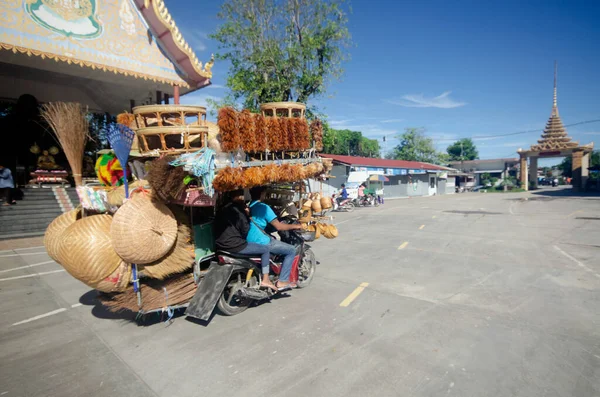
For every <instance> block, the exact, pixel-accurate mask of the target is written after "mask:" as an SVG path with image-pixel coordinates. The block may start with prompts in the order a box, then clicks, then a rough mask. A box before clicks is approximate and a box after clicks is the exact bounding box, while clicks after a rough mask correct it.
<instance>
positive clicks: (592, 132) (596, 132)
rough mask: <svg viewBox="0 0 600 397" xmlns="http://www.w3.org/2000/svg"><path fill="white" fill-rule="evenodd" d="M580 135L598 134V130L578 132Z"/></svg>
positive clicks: (599, 133) (599, 132)
mask: <svg viewBox="0 0 600 397" xmlns="http://www.w3.org/2000/svg"><path fill="white" fill-rule="evenodd" d="M580 134H581V135H600V131H591V132H580Z"/></svg>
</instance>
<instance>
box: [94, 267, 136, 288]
mask: <svg viewBox="0 0 600 397" xmlns="http://www.w3.org/2000/svg"><path fill="white" fill-rule="evenodd" d="M130 281H131V265H130V264H129V263H125V262H123V261H121V264H120V265H119V266H118V267H117V268H116V270H115V271H114V272H112V273H111V274H110V276H108V277H106V278H105V279H104V280H102V281H100V282H99V283H97V284H96V285H93V286H91V287H94V288H96V289H97V290H98V291H102V292H121V291H124V290H125V289H126V288H127V286H128V285H129V282H130Z"/></svg>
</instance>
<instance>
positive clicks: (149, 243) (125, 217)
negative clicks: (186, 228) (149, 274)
mask: <svg viewBox="0 0 600 397" xmlns="http://www.w3.org/2000/svg"><path fill="white" fill-rule="evenodd" d="M110 234H111V237H112V241H113V246H114V249H115V251H116V252H117V254H119V256H120V257H121V258H122V259H123V260H124V261H125V262H129V263H137V264H145V263H150V262H154V261H156V260H158V259H160V258H162V257H163V256H165V255H166V254H167V253H168V252H169V250H170V249H171V248H172V247H173V244H175V239H176V238H177V221H176V220H175V216H174V215H173V213H172V212H171V210H169V208H167V206H166V205H164V204H162V203H161V202H159V201H156V200H152V199H151V198H150V197H148V196H146V195H141V194H139V195H135V196H134V197H133V198H132V199H130V200H128V201H127V202H126V203H125V204H123V206H122V207H121V208H119V210H118V211H117V212H116V213H115V217H114V220H113V223H112V226H111V228H110Z"/></svg>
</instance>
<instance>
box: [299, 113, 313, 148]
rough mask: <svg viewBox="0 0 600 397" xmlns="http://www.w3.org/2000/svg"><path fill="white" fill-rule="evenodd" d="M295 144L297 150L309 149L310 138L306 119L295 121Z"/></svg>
mask: <svg viewBox="0 0 600 397" xmlns="http://www.w3.org/2000/svg"><path fill="white" fill-rule="evenodd" d="M296 144H297V146H298V150H307V149H309V148H310V136H309V134H308V123H307V122H306V119H297V120H296Z"/></svg>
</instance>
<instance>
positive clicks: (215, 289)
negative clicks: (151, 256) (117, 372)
mask: <svg viewBox="0 0 600 397" xmlns="http://www.w3.org/2000/svg"><path fill="white" fill-rule="evenodd" d="M282 222H286V223H290V222H291V220H290V219H284V220H282ZM279 235H280V238H281V241H283V242H285V243H288V244H291V245H293V246H295V247H296V256H295V258H294V262H293V265H292V273H291V277H290V282H291V284H295V286H296V287H297V288H305V287H308V286H309V285H310V283H311V282H312V280H313V278H314V275H315V271H316V265H317V260H316V257H315V254H314V252H313V251H312V249H311V247H310V245H308V244H306V243H307V242H310V241H313V240H314V239H315V233H314V232H307V231H295V230H290V231H285V232H279ZM214 259H215V260H213V261H212V262H211V264H210V267H209V269H208V272H207V273H206V275H205V276H204V278H203V279H202V281H201V282H200V284H199V285H198V290H197V291H196V294H195V295H194V297H193V298H192V301H191V302H190V305H189V306H188V308H187V310H186V315H188V316H191V317H194V318H198V319H200V320H204V321H206V320H208V319H209V318H210V316H211V314H212V312H213V310H214V308H215V306H217V308H218V309H219V311H220V312H221V313H222V314H224V315H226V316H233V315H236V314H239V313H242V312H243V311H245V310H246V309H247V308H248V307H249V306H250V305H251V304H252V303H253V302H258V301H261V300H265V299H270V298H272V297H273V296H275V295H277V294H280V293H282V292H286V291H290V290H291V289H292V287H288V288H285V289H280V290H278V291H274V290H272V289H270V288H264V287H263V288H261V278H262V277H261V276H262V275H261V266H260V258H257V257H256V255H240V254H235V253H231V252H224V251H222V252H217V253H216V254H215V258H214ZM281 265H282V258H281V257H279V256H273V257H272V258H271V269H270V274H269V278H270V279H271V281H272V282H273V283H276V282H277V280H278V278H279V274H280V272H281ZM198 271H199V269H198Z"/></svg>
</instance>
